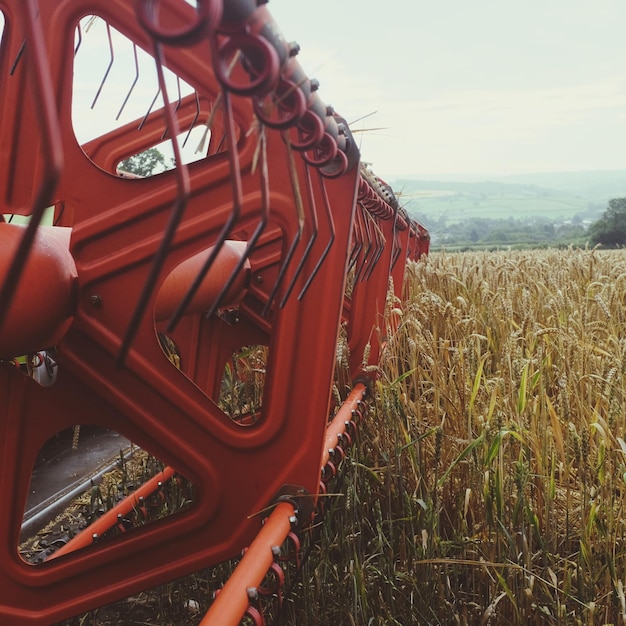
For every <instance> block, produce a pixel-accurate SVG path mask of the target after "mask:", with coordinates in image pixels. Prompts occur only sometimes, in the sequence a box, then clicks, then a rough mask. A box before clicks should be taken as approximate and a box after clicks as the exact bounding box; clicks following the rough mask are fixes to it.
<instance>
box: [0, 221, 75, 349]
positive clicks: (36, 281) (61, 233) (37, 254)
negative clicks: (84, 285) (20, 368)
mask: <svg viewBox="0 0 626 626" xmlns="http://www.w3.org/2000/svg"><path fill="white" fill-rule="evenodd" d="M25 230H26V227H24V226H17V225H14V224H6V223H0V250H2V255H0V281H2V282H4V280H6V278H7V275H8V272H9V269H10V268H9V263H10V261H11V259H12V258H13V257H14V255H15V253H16V251H17V248H18V245H19V242H20V241H21V239H22V237H23V236H24V232H25ZM69 239H70V230H69V229H68V228H55V227H41V228H39V229H38V231H37V233H36V235H35V239H34V241H33V244H32V246H31V248H30V253H29V255H28V258H27V260H26V261H25V263H24V266H23V269H22V277H21V279H20V281H19V283H18V285H17V289H16V290H15V293H14V294H13V295H12V296H11V306H10V308H9V310H8V313H7V316H6V318H5V320H4V323H3V324H2V327H1V329H0V358H3V359H10V358H12V357H16V356H19V355H22V354H27V353H30V352H36V351H37V350H38V349H39V348H41V347H42V346H53V345H56V344H57V343H58V342H59V341H60V340H61V339H62V338H63V335H64V334H65V331H66V330H67V329H68V328H69V326H70V324H71V321H72V317H73V315H74V310H75V307H76V297H77V294H78V291H77V280H76V279H77V275H76V266H75V264H74V260H73V258H72V256H71V255H70V253H69Z"/></svg>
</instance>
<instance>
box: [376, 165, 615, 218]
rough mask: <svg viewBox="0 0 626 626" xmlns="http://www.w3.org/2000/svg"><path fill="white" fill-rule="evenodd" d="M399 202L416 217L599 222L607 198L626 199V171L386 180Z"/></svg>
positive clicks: (416, 177) (403, 177)
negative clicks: (539, 218) (533, 218)
mask: <svg viewBox="0 0 626 626" xmlns="http://www.w3.org/2000/svg"><path fill="white" fill-rule="evenodd" d="M388 182H389V184H390V185H391V186H392V187H393V189H394V190H395V191H396V193H397V194H398V196H399V199H400V203H401V204H402V205H403V206H405V208H406V209H407V210H408V211H409V212H410V213H411V214H413V215H415V216H416V217H417V218H418V219H419V218H420V217H422V218H424V219H425V221H426V222H431V221H432V220H441V219H445V220H447V221H448V222H458V221H465V220H468V219H474V218H489V219H498V218H501V219H508V218H511V217H513V218H522V219H524V218H532V217H542V218H546V219H552V220H556V221H563V220H571V219H574V218H576V219H578V220H595V219H598V218H599V217H600V215H601V213H602V212H603V211H604V209H605V208H606V206H607V202H608V200H610V199H611V198H617V197H626V170H615V171H584V172H548V173H537V174H516V175H510V176H488V177H482V178H481V177H476V176H467V177H463V176H459V177H451V176H441V177H432V176H429V177H424V178H421V177H419V176H415V177H406V176H402V177H397V178H391V177H388Z"/></svg>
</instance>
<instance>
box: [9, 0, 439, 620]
mask: <svg viewBox="0 0 626 626" xmlns="http://www.w3.org/2000/svg"><path fill="white" fill-rule="evenodd" d="M196 5H197V6H192V4H191V3H189V2H187V1H186V0H159V1H158V2H157V1H156V0H154V1H153V0H135V1H134V2H128V0H64V1H63V2H59V1H58V0H0V26H2V38H1V39H0V109H1V111H2V115H1V116H0V120H1V121H0V198H2V210H1V213H0V498H1V500H2V502H4V503H5V504H7V505H8V513H5V514H3V515H2V516H0V622H7V623H11V624H35V623H36V624H41V623H52V622H55V621H59V620H62V619H65V618H67V617H70V616H72V615H76V614H78V613H80V612H81V611H85V610H88V609H90V608H93V607H97V606H101V605H103V604H106V603H108V602H111V601H113V600H116V599H118V598H121V597H124V596H128V595H130V594H132V593H134V592H137V591H139V590H141V589H146V588H148V587H151V586H155V585H158V584H161V583H163V582H166V581H169V580H172V579H173V578H175V577H178V576H181V575H184V574H186V573H190V572H193V571H197V570H198V569H201V568H204V567H208V566H211V565H213V564H216V563H219V562H221V561H224V560H226V559H228V558H230V557H232V556H233V555H236V554H239V553H241V550H242V549H243V547H244V546H247V545H252V543H253V540H254V537H255V536H257V534H258V533H259V531H260V530H261V521H260V519H259V518H258V516H256V515H255V513H256V512H258V511H262V510H266V509H267V508H268V507H271V506H273V505H274V504H276V502H277V501H278V502H279V505H281V506H277V507H276V510H277V511H283V512H285V511H286V508H287V507H286V506H282V504H283V503H284V500H281V498H283V499H284V497H285V493H288V494H289V493H291V494H292V495H293V494H294V493H295V494H297V495H298V496H299V497H301V498H302V499H303V500H306V501H310V502H311V503H312V504H316V502H317V500H318V499H319V500H323V498H319V497H318V496H319V494H320V493H322V492H323V490H324V488H325V487H324V485H325V481H327V480H328V476H329V475H332V473H333V468H334V467H335V466H336V464H337V462H338V460H340V458H341V457H342V452H343V449H344V448H345V447H347V445H348V444H349V442H350V441H351V438H352V434H353V433H351V429H352V426H351V425H350V424H351V420H344V419H343V418H344V415H343V414H342V415H341V417H339V418H336V419H337V420H338V422H337V424H338V425H337V428H335V426H331V428H330V430H326V426H327V418H328V415H329V414H330V412H331V397H332V393H331V392H332V388H333V377H334V367H335V360H336V354H337V346H338V337H339V335H340V330H342V329H343V328H345V334H346V335H347V342H348V346H349V350H350V376H351V378H352V380H353V381H355V382H356V381H366V380H367V379H368V378H371V377H372V376H373V375H374V374H373V370H374V369H375V366H376V364H377V363H378V358H379V353H380V349H381V344H382V342H384V334H385V333H386V330H385V314H386V311H385V306H386V302H387V296H388V293H389V286H390V284H391V283H392V284H393V289H394V292H395V295H396V296H400V293H401V288H402V282H403V275H404V267H405V262H406V260H407V259H417V258H419V256H421V255H422V254H426V253H427V252H428V233H427V232H426V231H425V229H424V228H423V227H421V226H420V225H419V224H418V223H417V222H416V221H415V220H414V219H412V218H411V217H410V216H409V215H408V214H407V213H406V212H405V211H404V210H403V209H402V208H401V207H399V205H398V202H397V200H396V198H395V196H394V194H393V192H392V190H391V189H390V188H389V186H388V185H387V184H386V183H385V182H384V181H382V180H380V179H379V178H378V177H376V175H375V174H373V173H372V172H371V171H370V170H369V169H368V168H367V167H365V166H364V165H362V164H361V163H360V154H359V150H358V148H357V143H356V141H355V140H354V138H353V136H352V134H351V131H350V128H349V125H348V124H347V122H346V120H345V119H344V118H343V117H341V115H339V114H338V113H337V112H335V111H334V110H333V109H332V107H330V106H328V105H327V104H326V102H325V101H324V100H323V99H322V97H321V95H320V94H321V92H322V89H320V86H319V85H318V83H317V81H315V80H313V79H310V78H309V77H308V76H306V74H305V73H304V71H303V69H302V68H301V66H300V65H299V63H298V61H297V55H298V53H299V48H298V46H297V45H296V44H292V43H289V42H288V41H287V40H286V39H285V38H284V37H283V35H282V33H281V31H280V29H279V28H278V25H277V24H276V23H275V22H274V20H273V18H272V16H271V13H270V10H269V5H267V4H266V3H265V2H263V1H261V0H259V1H256V0H198V2H197V3H196ZM98 63H99V64H98ZM146 75H148V78H149V80H148V81H147V82H145V83H144V79H145V78H146ZM94 79H95V82H96V84H97V83H98V81H99V84H97V86H96V85H94ZM92 109H93V110H94V111H97V112H99V117H98V118H97V119H95V121H93V120H92V121H90V122H88V123H86V124H85V123H83V118H86V116H87V114H88V113H89V111H90V110H92ZM107 112H111V113H112V115H110V118H111V120H110V123H109V122H106V123H105V121H104V120H101V119H100V118H104V117H105V113H107ZM100 122H102V123H100ZM191 137H195V139H194V140H193V141H194V143H195V145H196V146H197V149H196V150H195V151H193V154H192V155H190V154H188V147H189V146H188V143H189V141H192V140H191V139H190V138H191ZM154 150H158V151H160V150H166V151H167V153H168V154H169V155H170V156H168V157H164V156H163V154H164V153H163V154H162V164H163V167H162V168H161V170H157V171H151V172H143V173H142V174H141V175H137V174H134V175H129V174H128V173H126V172H125V171H124V167H126V166H127V163H128V160H129V159H130V160H131V161H132V160H133V159H135V158H139V160H141V157H142V156H145V155H146V154H151V151H154ZM20 218H25V221H26V222H27V223H26V225H22V226H17V222H18V221H19V219H20ZM44 222H46V225H45V226H44ZM35 354H44V355H45V358H42V359H41V360H42V361H45V362H46V363H49V364H50V368H51V372H50V375H49V376H48V377H47V378H46V384H45V385H44V384H39V383H42V378H41V377H39V378H38V377H37V376H35V375H34V373H33V368H32V367H31V366H30V365H29V364H30V363H32V361H33V355H35ZM252 354H253V355H257V356H255V358H258V360H260V364H259V365H255V366H254V367H249V368H247V369H246V368H243V367H241V366H242V364H243V365H246V364H248V363H250V362H251V358H252V357H250V355H252ZM244 370H245V371H244ZM253 377H254V378H255V380H256V382H257V384H258V386H259V388H260V392H259V393H258V395H257V396H255V397H244V399H243V400H242V395H241V389H242V388H245V386H246V385H248V384H249V382H250V379H251V378H253ZM353 393H354V392H353ZM358 393H359V392H357V394H356V395H358ZM351 398H352V399H350V400H349V402H348V406H350V405H351V404H352V403H353V400H354V398H353V396H351ZM341 410H345V411H347V410H348V409H343V408H342V409H341ZM341 410H340V411H341ZM349 410H350V411H352V410H355V411H356V412H357V413H358V412H359V410H358V409H349ZM338 415H339V414H338ZM342 420H343V424H344V426H345V422H348V424H349V426H348V430H347V431H346V432H342V430H341V421H342ZM81 423H83V424H84V423H89V424H93V425H97V426H100V427H102V428H106V429H109V430H115V431H117V432H118V433H120V434H122V435H124V436H125V437H126V438H127V439H129V440H131V441H132V442H134V443H135V444H137V445H138V446H140V447H141V448H142V449H144V450H146V451H147V452H149V453H150V454H151V455H153V456H155V457H158V459H160V460H161V461H162V462H163V463H164V464H165V465H166V466H167V467H168V468H175V471H176V474H177V475H178V476H181V477H184V479H185V480H186V481H188V482H190V483H191V484H192V485H193V499H192V502H191V506H189V507H187V508H185V509H184V510H181V511H180V512H178V513H176V514H172V515H169V516H168V517H166V518H164V519H158V520H156V521H154V522H151V523H149V524H146V525H140V526H136V527H134V528H128V529H125V532H121V533H119V534H115V533H111V534H110V535H107V536H106V537H103V538H101V540H99V541H97V542H95V543H94V542H93V541H92V535H93V534H94V532H93V528H92V529H91V534H86V535H85V537H86V539H80V541H77V542H76V543H73V542H71V543H70V544H68V546H69V545H71V546H72V547H68V548H67V549H66V550H65V553H61V554H57V555H56V556H55V558H49V559H47V560H46V561H45V562H43V563H41V564H37V565H33V564H31V563H29V562H27V561H26V560H25V559H24V558H22V556H21V555H20V552H19V548H18V546H19V543H20V534H21V526H22V513H23V511H24V510H25V506H26V502H27V496H28V493H29V484H30V477H31V474H32V472H33V469H34V468H35V467H36V465H37V463H38V460H37V459H38V454H39V452H40V450H42V448H43V447H44V445H45V444H46V442H47V441H49V440H50V439H51V438H53V437H55V436H56V435H57V434H58V433H60V432H63V431H66V430H67V429H69V428H72V427H73V426H74V425H76V424H81ZM333 424H334V422H333ZM328 437H330V440H328ZM331 448H332V449H333V453H332V454H331V453H329V452H328V450H329V449H331ZM327 454H328V458H325V456H326V455H327ZM320 458H322V464H323V465H324V467H325V468H326V469H324V472H323V475H322V481H321V482H320ZM171 471H173V470H171ZM5 510H6V509H5ZM281 515H283V514H282V513H281ZM283 517H284V516H283ZM107 519H108V518H107ZM106 523H108V521H107V522H106ZM283 523H284V519H283V521H282V522H281V533H282V524H283ZM101 524H102V527H103V528H104V526H105V525H106V524H105V522H102V523H101ZM126 531H127V532H126ZM83 532H85V533H90V530H89V529H87V530H85V531H83ZM96 534H98V536H99V537H100V533H98V532H96ZM104 534H106V533H104ZM78 545H81V546H82V547H81V548H80V549H74V548H75V547H77V546H78ZM248 560H250V559H248ZM223 593H226V594H227V595H226V596H225V597H228V592H223Z"/></svg>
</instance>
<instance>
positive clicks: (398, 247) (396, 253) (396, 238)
mask: <svg viewBox="0 0 626 626" xmlns="http://www.w3.org/2000/svg"><path fill="white" fill-rule="evenodd" d="M401 252H402V244H401V243H400V235H399V233H398V231H397V230H395V229H394V231H393V248H392V252H391V269H393V268H394V266H395V264H396V262H397V261H398V259H399V258H400V254H401Z"/></svg>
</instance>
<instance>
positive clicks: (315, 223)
mask: <svg viewBox="0 0 626 626" xmlns="http://www.w3.org/2000/svg"><path fill="white" fill-rule="evenodd" d="M305 176H306V189H307V196H308V198H309V205H310V207H311V218H312V219H311V222H312V226H313V232H312V233H311V237H310V238H309V241H308V243H307V245H306V248H305V249H304V253H303V254H302V258H301V259H300V262H299V263H298V266H297V267H296V271H295V272H294V274H293V277H292V279H291V281H290V282H289V285H288V287H287V289H286V290H285V295H284V296H283V299H282V300H281V301H280V304H279V306H280V308H281V309H282V308H283V307H284V306H285V304H286V302H287V299H288V298H289V296H290V295H291V292H292V290H293V288H294V285H295V284H296V280H297V279H298V276H299V275H300V273H301V272H302V268H303V267H304V263H305V262H306V260H307V258H308V257H309V254H310V252H311V248H312V247H313V244H314V243H315V240H316V239H317V235H318V233H319V228H318V225H319V222H318V220H317V209H316V207H315V198H314V196H313V183H312V182H311V172H310V171H309V167H308V165H305ZM298 299H299V298H298Z"/></svg>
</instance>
